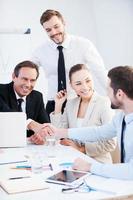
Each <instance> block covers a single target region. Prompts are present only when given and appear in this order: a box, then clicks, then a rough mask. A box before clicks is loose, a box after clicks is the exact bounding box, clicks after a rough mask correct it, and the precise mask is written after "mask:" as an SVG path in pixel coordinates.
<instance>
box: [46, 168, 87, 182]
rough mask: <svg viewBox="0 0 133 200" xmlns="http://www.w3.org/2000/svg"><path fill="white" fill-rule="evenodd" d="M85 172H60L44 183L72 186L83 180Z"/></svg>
mask: <svg viewBox="0 0 133 200" xmlns="http://www.w3.org/2000/svg"><path fill="white" fill-rule="evenodd" d="M87 175H88V173H87V172H82V171H77V170H62V171H60V172H58V173H56V174H54V175H53V176H50V177H48V178H47V179H46V182H49V183H57V184H61V185H73V184H75V183H78V182H79V181H81V180H82V179H84V178H85V177H86V176H87Z"/></svg>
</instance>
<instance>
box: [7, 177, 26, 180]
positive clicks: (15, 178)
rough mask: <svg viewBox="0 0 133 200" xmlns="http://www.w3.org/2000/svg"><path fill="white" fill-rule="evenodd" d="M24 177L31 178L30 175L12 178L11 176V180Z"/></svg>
mask: <svg viewBox="0 0 133 200" xmlns="http://www.w3.org/2000/svg"><path fill="white" fill-rule="evenodd" d="M22 178H30V176H18V177H11V178H9V180H15V179H22Z"/></svg>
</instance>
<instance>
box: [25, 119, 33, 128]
mask: <svg viewBox="0 0 133 200" xmlns="http://www.w3.org/2000/svg"><path fill="white" fill-rule="evenodd" d="M32 121H33V120H32V119H27V120H26V127H28V124H30V123H31V122H32ZM27 130H29V129H28V128H27Z"/></svg>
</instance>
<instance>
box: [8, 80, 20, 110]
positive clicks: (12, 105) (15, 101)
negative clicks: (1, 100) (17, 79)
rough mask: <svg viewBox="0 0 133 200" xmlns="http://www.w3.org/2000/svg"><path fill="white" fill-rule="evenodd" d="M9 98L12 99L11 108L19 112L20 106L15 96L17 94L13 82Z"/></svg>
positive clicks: (10, 86) (10, 85)
mask: <svg viewBox="0 0 133 200" xmlns="http://www.w3.org/2000/svg"><path fill="white" fill-rule="evenodd" d="M9 94H10V96H9V98H10V107H11V108H12V109H13V110H15V111H17V110H18V105H17V99H16V95H15V92H14V89H13V82H11V83H10V84H9Z"/></svg>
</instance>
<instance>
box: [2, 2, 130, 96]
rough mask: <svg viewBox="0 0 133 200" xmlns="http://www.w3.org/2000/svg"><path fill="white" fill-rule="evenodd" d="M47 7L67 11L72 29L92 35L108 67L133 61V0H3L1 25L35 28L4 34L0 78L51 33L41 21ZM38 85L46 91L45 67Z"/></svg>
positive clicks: (81, 34)
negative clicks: (18, 32) (29, 30)
mask: <svg viewBox="0 0 133 200" xmlns="http://www.w3.org/2000/svg"><path fill="white" fill-rule="evenodd" d="M46 9H57V10H59V11H60V12H61V13H62V14H63V15H64V18H65V20H66V26H67V31H68V32H70V33H72V34H76V35H80V36H84V37H87V38H89V39H90V40H91V41H92V42H93V43H94V44H95V45H96V47H97V49H98V50H99V52H100V54H101V55H102V57H103V59H104V62H105V66H106V67H107V68H111V67H114V66H117V65H125V64H129V65H133V53H132V52H133V37H132V36H133V26H132V24H133V12H132V11H133V1H132V0H100V1H99V0H84V1H83V0H34V1H33V0H28V1H27V0H23V1H20V0H0V19H1V23H0V29H1V28H9V29H14V28H21V27H22V28H23V27H30V28H31V31H32V32H31V34H30V35H24V34H23V35H22V34H16V35H15V34H0V82H7V81H9V80H10V79H11V78H10V77H11V73H12V70H13V68H14V66H15V65H16V64H17V63H18V62H20V61H22V60H25V59H27V58H29V57H30V55H31V52H32V50H33V49H34V48H36V47H37V46H38V45H39V44H40V43H42V42H43V41H44V39H45V37H47V36H46V34H45V32H44V31H43V28H42V26H41V25H40V23H39V20H40V16H41V14H42V12H43V11H44V10H46ZM36 88H37V89H39V90H41V91H42V92H45V91H46V81H45V78H44V73H43V71H41V76H40V79H39V81H38V84H37V87H36Z"/></svg>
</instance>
